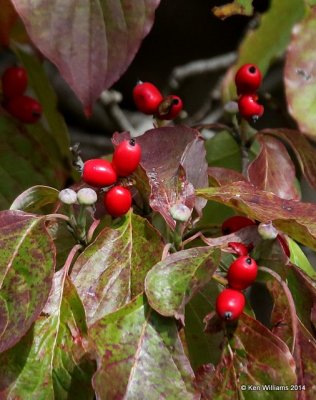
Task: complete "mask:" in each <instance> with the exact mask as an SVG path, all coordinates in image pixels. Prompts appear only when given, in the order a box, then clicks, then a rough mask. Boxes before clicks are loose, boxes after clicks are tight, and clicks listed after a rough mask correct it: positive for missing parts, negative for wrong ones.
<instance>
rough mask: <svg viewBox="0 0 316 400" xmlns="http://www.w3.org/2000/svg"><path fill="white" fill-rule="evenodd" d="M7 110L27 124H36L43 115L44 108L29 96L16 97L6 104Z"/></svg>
mask: <svg viewBox="0 0 316 400" xmlns="http://www.w3.org/2000/svg"><path fill="white" fill-rule="evenodd" d="M5 108H6V110H7V111H8V112H9V113H10V114H11V115H12V116H13V117H15V118H16V119H18V120H19V121H21V122H24V123H25V124H34V123H35V122H37V121H38V120H39V118H40V117H41V115H42V106H41V105H40V103H39V102H38V101H36V100H35V99H32V98H31V97H29V96H23V95H21V96H16V97H13V98H12V99H9V101H8V102H7V103H6V104H5Z"/></svg>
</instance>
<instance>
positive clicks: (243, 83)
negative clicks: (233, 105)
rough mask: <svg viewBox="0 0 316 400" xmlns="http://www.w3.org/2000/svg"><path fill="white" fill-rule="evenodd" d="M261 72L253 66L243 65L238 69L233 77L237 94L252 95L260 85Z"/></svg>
mask: <svg viewBox="0 0 316 400" xmlns="http://www.w3.org/2000/svg"><path fill="white" fill-rule="evenodd" d="M261 80H262V77H261V72H260V70H259V68H258V67H257V66H256V65H254V64H244V65H243V66H241V67H240V68H239V70H238V71H237V73H236V76H235V83H236V87H237V93H238V94H252V93H254V92H255V91H256V90H257V89H258V88H259V86H260V84H261Z"/></svg>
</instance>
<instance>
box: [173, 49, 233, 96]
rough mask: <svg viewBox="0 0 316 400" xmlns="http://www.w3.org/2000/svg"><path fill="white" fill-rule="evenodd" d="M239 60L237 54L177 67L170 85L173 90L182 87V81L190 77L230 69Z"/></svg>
mask: <svg viewBox="0 0 316 400" xmlns="http://www.w3.org/2000/svg"><path fill="white" fill-rule="evenodd" d="M236 59H237V54H236V53H235V52H231V53H226V54H222V55H220V56H216V57H213V58H210V59H206V60H196V61H192V62H190V63H188V64H185V65H181V66H178V67H176V68H175V69H174V70H173V72H172V73H171V77H170V79H169V85H170V87H171V88H173V89H177V88H178V87H179V86H180V83H181V81H183V80H185V79H187V78H189V77H190V76H195V75H202V74H207V73H210V72H215V71H218V70H221V69H224V68H227V67H229V66H230V65H231V64H233V62H234V61H236Z"/></svg>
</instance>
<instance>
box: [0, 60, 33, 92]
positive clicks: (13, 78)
mask: <svg viewBox="0 0 316 400" xmlns="http://www.w3.org/2000/svg"><path fill="white" fill-rule="evenodd" d="M27 81H28V78H27V72H26V70H25V68H22V67H10V68H8V69H7V70H6V71H5V72H4V74H3V75H2V91H3V95H4V97H6V98H8V99H11V98H12V97H15V96H20V95H22V94H23V93H24V92H25V90H26V88H27Z"/></svg>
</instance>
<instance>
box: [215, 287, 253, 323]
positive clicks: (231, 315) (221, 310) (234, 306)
mask: <svg viewBox="0 0 316 400" xmlns="http://www.w3.org/2000/svg"><path fill="white" fill-rule="evenodd" d="M245 303H246V301H245V296H244V295H243V294H242V293H241V292H239V291H238V290H234V289H225V290H223V291H222V292H221V293H220V294H219V295H218V297H217V300H216V312H217V314H218V315H219V317H220V318H222V319H225V320H227V321H233V320H235V319H237V318H238V317H239V316H240V315H241V314H242V312H243V310H244V307H245Z"/></svg>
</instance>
